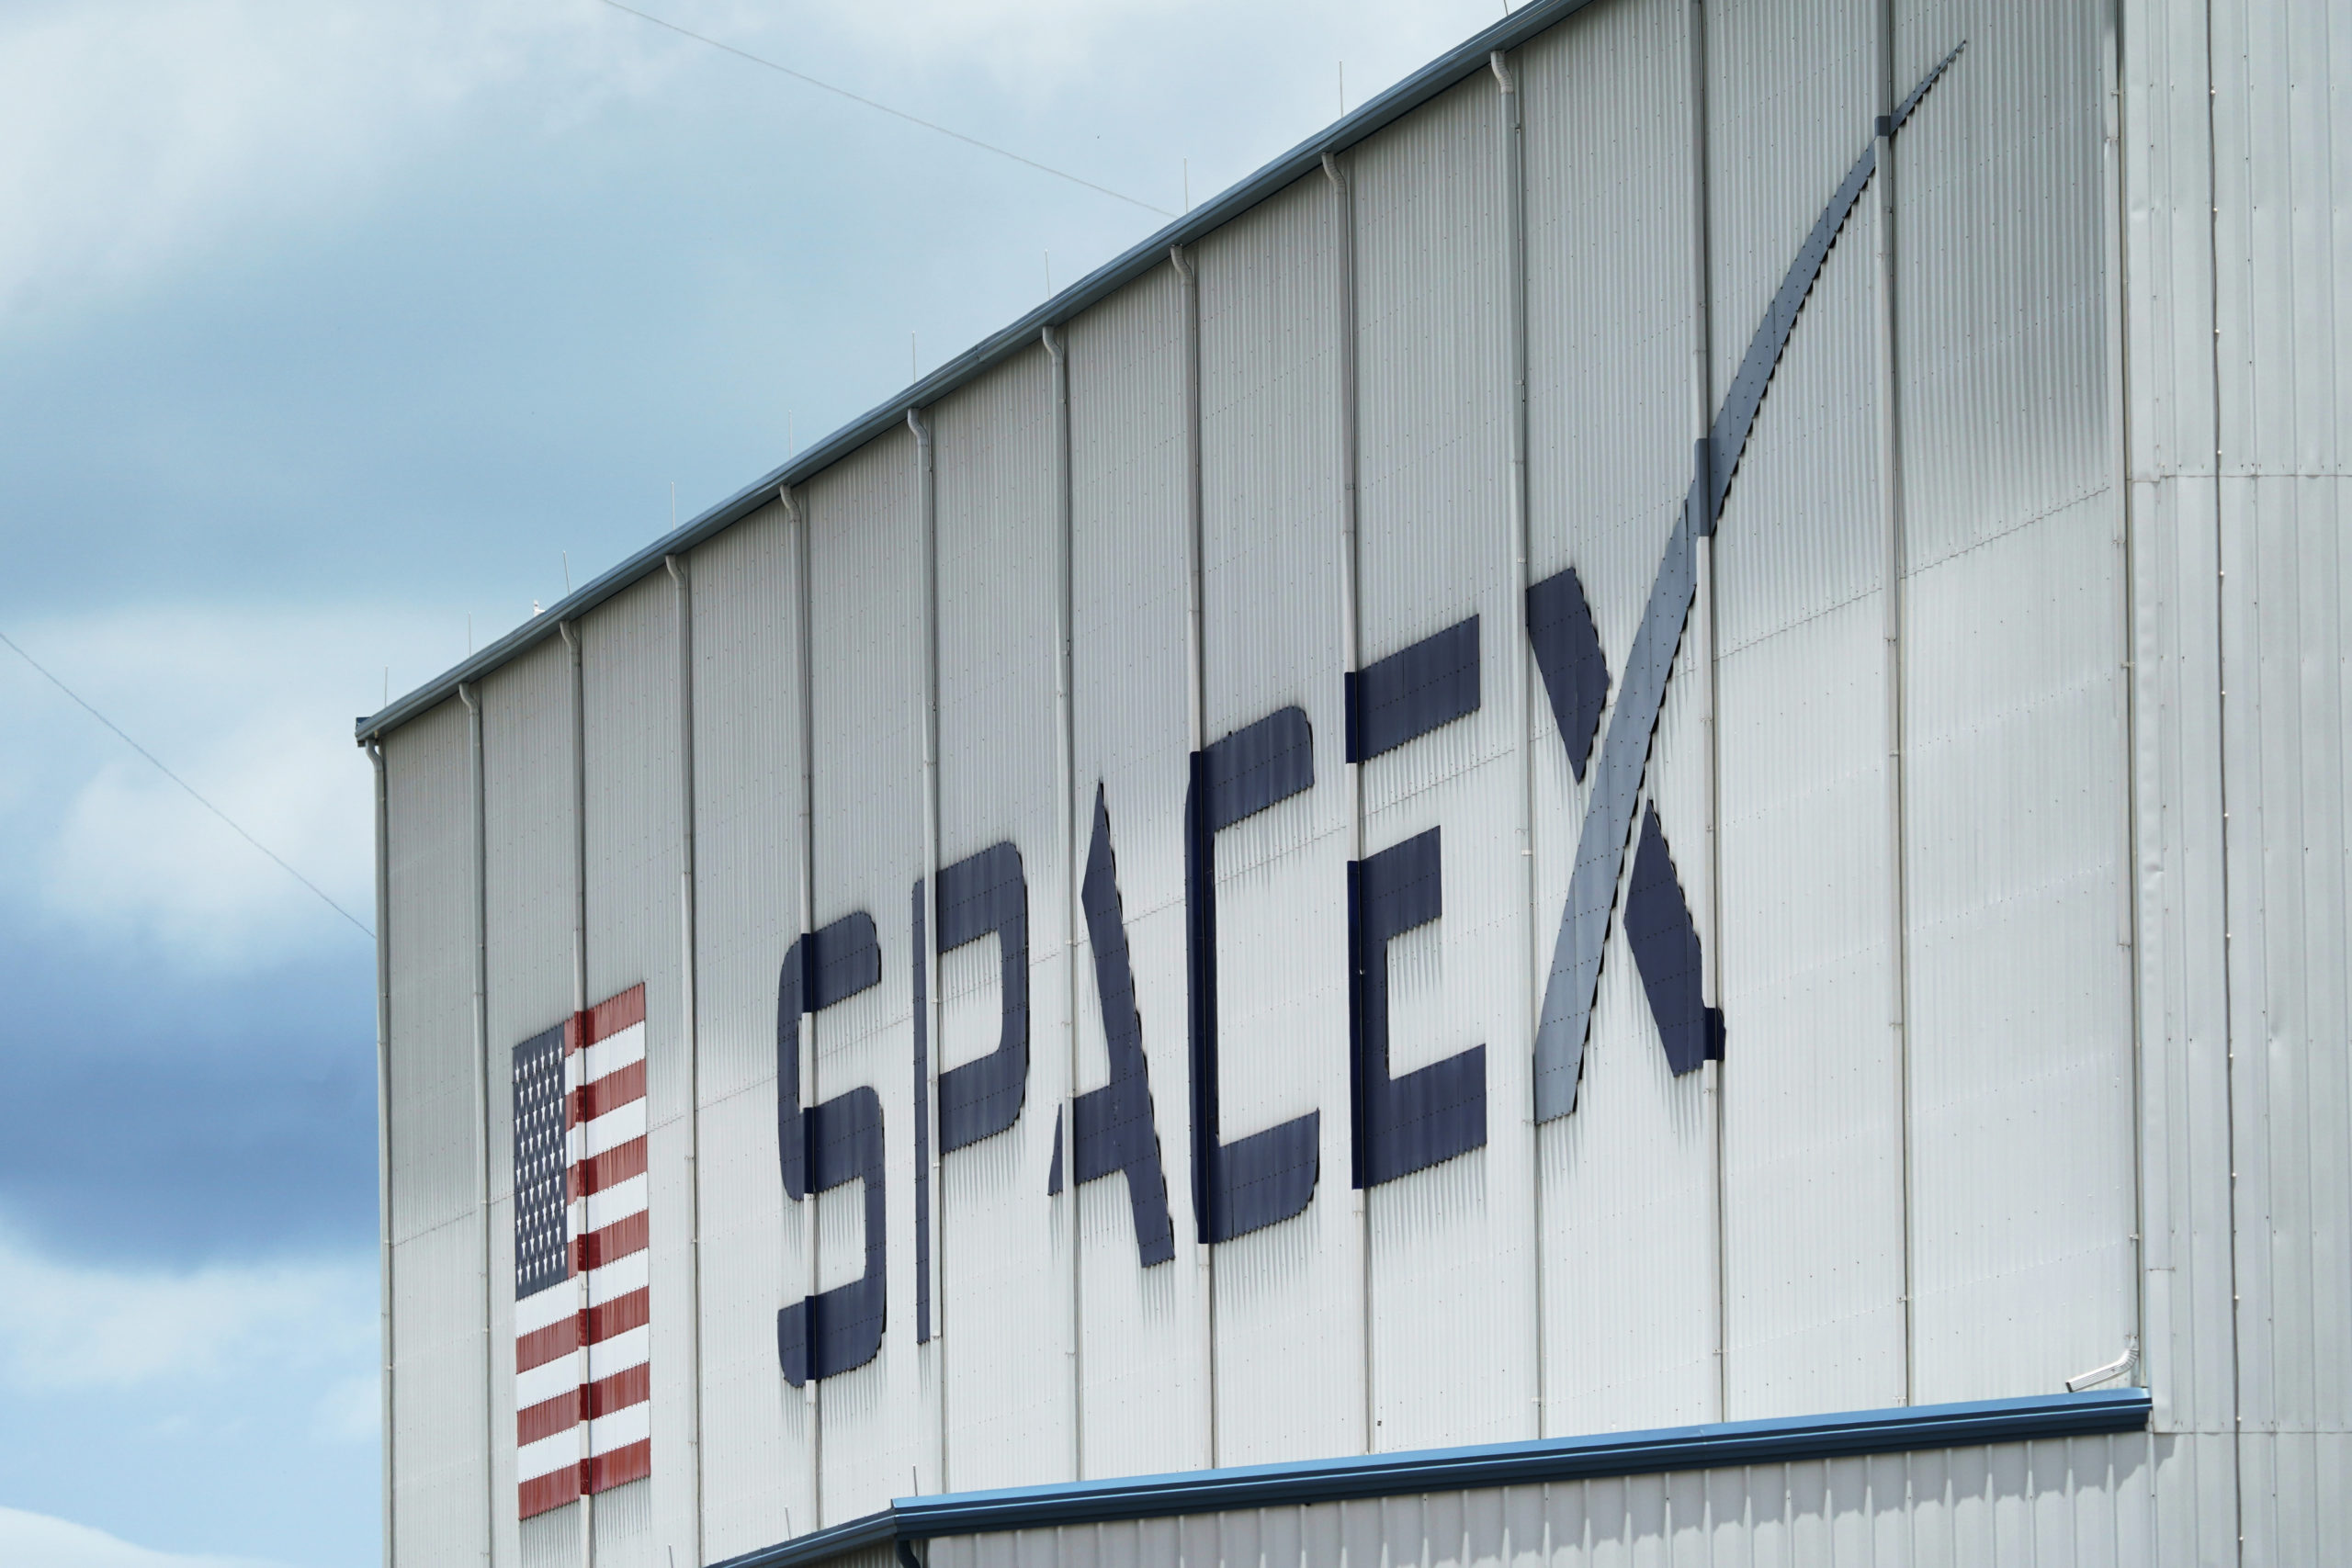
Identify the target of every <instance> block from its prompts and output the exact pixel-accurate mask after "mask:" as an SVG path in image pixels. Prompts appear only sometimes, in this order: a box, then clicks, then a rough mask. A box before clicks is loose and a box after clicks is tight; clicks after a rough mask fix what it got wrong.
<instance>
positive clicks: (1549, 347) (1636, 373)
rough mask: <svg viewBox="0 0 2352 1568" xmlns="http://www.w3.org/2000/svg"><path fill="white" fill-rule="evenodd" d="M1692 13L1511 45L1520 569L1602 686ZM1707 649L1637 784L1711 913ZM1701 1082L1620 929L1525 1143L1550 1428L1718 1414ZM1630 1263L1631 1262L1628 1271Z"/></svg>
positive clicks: (1587, 27) (1687, 461)
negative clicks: (1530, 1144) (1676, 1053)
mask: <svg viewBox="0 0 2352 1568" xmlns="http://www.w3.org/2000/svg"><path fill="white" fill-rule="evenodd" d="M1688 9H1689V8H1688V7H1687V6H1683V5H1679V4H1677V3H1676V0H1638V3H1631V4H1617V5H1611V6H1600V7H1596V8H1595V9H1594V10H1592V11H1590V12H1589V13H1587V14H1585V15H1584V16H1581V17H1577V18H1576V19H1574V20H1572V21H1570V22H1569V23H1567V24H1566V25H1565V26H1563V27H1560V28H1555V29H1554V30H1553V31H1551V32H1550V33H1547V34H1545V35H1544V37H1543V38H1542V39H1538V40H1536V41H1535V42H1534V43H1532V44H1531V45H1530V46H1529V47H1528V48H1526V49H1525V50H1523V51H1521V52H1520V55H1519V57H1518V65H1519V71H1520V79H1521V91H1522V92H1523V93H1524V94H1525V96H1526V106H1527V107H1526V110H1525V113H1526V119H1527V133H1526V134H1527V234H1528V257H1527V268H1528V299H1527V316H1528V383H1529V388H1528V424H1529V433H1528V451H1529V465H1528V466H1529V473H1528V485H1529V491H1530V502H1529V536H1530V537H1529V548H1530V555H1531V557H1532V558H1531V560H1530V563H1529V567H1528V575H1529V577H1530V578H1531V579H1535V580H1541V579H1544V578H1547V577H1550V576H1552V575H1553V574H1555V573H1557V572H1560V571H1563V570H1569V569H1571V568H1573V569H1574V570H1575V571H1576V573H1577V580H1578V581H1579V582H1580V583H1581V584H1582V586H1583V589H1584V592H1585V594H1586V596H1587V598H1588V600H1589V603H1590V605H1591V609H1592V614H1593V618H1594V622H1595V625H1596V626H1597V628H1598V630H1599V632H1600V641H1601V646H1602V648H1603V649H1604V650H1605V651H1606V654H1607V657H1608V660H1609V668H1610V671H1611V677H1612V681H1613V679H1614V678H1616V677H1620V676H1622V675H1623V671H1624V668H1625V663H1626V660H1627V656H1628V654H1629V652H1630V650H1631V649H1632V646H1633V642H1634V631H1635V628H1636V627H1637V626H1639V624H1640V621H1641V616H1642V610H1643V606H1644V604H1645V603H1646V602H1647V599H1648V596H1649V592H1650V585H1651V582H1652V581H1653V580H1654V579H1655V578H1656V576H1657V570H1658V562H1659V559H1660V558H1661V557H1662V555H1663V554H1664V552H1665V548H1666V541H1667V536H1668V532H1669V530H1670V529H1671V528H1672V527H1673V526H1674V525H1675V521H1676V519H1677V518H1678V516H1679V513H1680V510H1681V504H1682V498H1683V495H1684V493H1685V491H1686V490H1687V488H1688V487H1689V485H1690V482H1691V403H1692V393H1691V349H1692V338H1693V326H1692V316H1693V311H1694V310H1695V309H1696V304H1697V301H1696V299H1695V298H1694V291H1695V278H1694V268H1693V265H1692V238H1691V216H1692V214H1691V191H1692V179H1691V102H1690V95H1691V67H1690V57H1689V54H1688V52H1687V51H1689V49H1690V47H1691V44H1690V39H1689V36H1688V31H1687V27H1688V18H1687V13H1688ZM1597 215H1598V216H1597ZM1700 652H1701V649H1700V645H1699V642H1698V640H1697V639H1696V638H1695V637H1691V636H1689V635H1686V637H1684V640H1683V643H1682V648H1681V651H1680V653H1679V656H1678V660H1677V664H1676V668H1675V673H1674V677H1673V679H1672V681H1671V682H1670V683H1669V684H1668V688H1667V701H1666V707H1665V710H1664V712H1663V714H1662V715H1661V717H1660V723H1659V736H1658V741H1657V747H1656V749H1655V750H1654V751H1653V753H1652V757H1651V761H1650V772H1649V779H1650V784H1651V787H1652V789H1653V790H1654V791H1656V792H1658V794H1659V797H1660V802H1661V805H1660V810H1661V814H1662V818H1663V820H1664V822H1665V824H1666V831H1667V833H1668V839H1669V841H1670V842H1671V844H1672V845H1673V848H1674V851H1675V854H1676V858H1677V863H1678V866H1679V871H1680V874H1681V880H1682V884H1683V887H1684V891H1685V892H1686V894H1687V895H1688V896H1689V897H1691V899H1692V908H1694V910H1698V911H1701V912H1702V914H1703V911H1704V909H1705V907H1706V906H1705V904H1704V902H1703V900H1704V899H1705V898H1706V897H1707V896H1708V892H1709V887H1708V876H1707V865H1708V855H1707V842H1708V839H1707V829H1708V823H1709V818H1710V816H1711V813H1712V807H1711V805H1710V803H1709V801H1708V799H1707V787H1706V786H1707V779H1708V773H1707V762H1706V758H1705V756H1704V752H1703V747H1702V745H1701V744H1700V742H1702V739H1703V736H1702V733H1701V732H1700V731H1699V730H1698V728H1697V726H1696V724H1695V723H1694V722H1693V721H1694V719H1695V718H1696V717H1698V716H1703V713H1704V703H1703V701H1702V698H1703V695H1704V692H1703V682H1704V680H1705V674H1706V671H1705V667H1704V665H1703V663H1702V662H1701V661H1700ZM1523 659H1524V656H1523V655H1521V660H1523ZM1533 708H1534V716H1533V739H1532V749H1533V758H1532V762H1533V767H1532V773H1533V784H1532V795H1533V806H1534V809H1533V825H1534V841H1533V847H1534V851H1535V854H1534V860H1535V879H1534V881H1535V896H1534V908H1533V918H1534V920H1535V930H1536V936H1537V943H1536V948H1535V953H1534V958H1535V962H1536V964H1537V966H1538V970H1539V976H1540V971H1541V966H1542V965H1544V964H1548V962H1549V959H1550V955H1551V943H1552V941H1553V935H1554V932H1555V930H1556V928H1557V925H1558V921H1559V919H1560V912H1561V910H1562V908H1564V907H1565V906H1566V898H1567V890H1568V879H1569V874H1570V873H1571V872H1572V871H1573V870H1574V867H1575V863H1576V855H1577V835H1578V833H1579V831H1580V830H1581V827H1582V823H1583V818H1584V812H1585V807H1586V803H1587V799H1588V797H1589V785H1588V784H1579V783H1578V782H1577V777H1576V775H1575V773H1573V772H1572V770H1571V768H1570V765H1569V758H1568V755H1567V753H1566V750H1565V749H1564V748H1563V746H1562V744H1561V740H1560V735H1559V728H1558V726H1557V724H1556V723H1555V720H1554V717H1553V714H1552V709H1551V704H1550V702H1549V701H1548V700H1546V699H1545V698H1544V697H1543V696H1542V695H1540V694H1539V695H1538V696H1537V698H1536V700H1535V702H1534V704H1533ZM1603 722H1604V723H1605V722H1606V720H1605V719H1604V721H1603ZM1708 929H1709V927H1708V925H1707V924H1705V923H1702V926H1701V930H1702V931H1707V930H1708ZM1534 983H1535V981H1534V980H1531V984H1534ZM1534 1005H1535V1004H1534V1002H1533V1001H1532V1000H1530V1001H1529V1002H1528V1004H1527V1006H1528V1007H1529V1009H1530V1010H1531V1011H1532V1008H1533V1006H1534ZM1734 1027H1735V1028H1736V1027H1737V1025H1736V1024H1735V1026H1734ZM1703 1077H1705V1075H1704V1074H1699V1075H1692V1076H1691V1077H1684V1078H1676V1077H1673V1076H1672V1075H1671V1074H1670V1073H1669V1072H1668V1069H1667V1064H1666V1058H1665V1055H1664V1053H1663V1052H1662V1051H1661V1049H1660V1047H1659V1044H1658V1036H1657V1023H1656V1022H1655V1021H1654V1020H1653V1019H1652V1017H1651V1014H1650V1008H1649V1002H1648V1000H1647V998H1645V995H1644V994H1643V991H1642V987H1641V984H1640V976H1639V974H1638V972H1637V971H1636V970H1635V968H1634V961H1633V954H1632V953H1631V951H1630V950H1629V949H1628V948H1627V946H1626V944H1625V940H1624V935H1623V931H1622V930H1619V931H1615V932H1613V933H1612V934H1611V937H1610V939H1609V945H1608V947H1607V949H1606V951H1605V953H1604V956H1603V960H1602V967H1601V978H1600V994H1599V997H1598V998H1597V1002H1596V1006H1595V1010H1594V1013H1593V1023H1592V1032H1591V1037H1590V1041H1589V1045H1588V1049H1587V1052H1586V1055H1585V1058H1584V1075H1583V1080H1582V1085H1581V1088H1580V1089H1579V1092H1578V1099H1577V1111H1576V1113H1575V1114H1574V1115H1572V1116H1569V1117H1567V1118H1566V1119H1564V1120H1562V1121H1559V1122H1554V1123H1551V1124H1549V1125H1547V1126H1546V1127H1544V1129H1543V1130H1542V1134H1541V1146H1542V1151H1543V1157H1542V1170H1543V1177H1542V1179H1543V1183H1544V1190H1543V1213H1544V1259H1545V1269H1544V1282H1543V1304H1544V1386H1543V1388H1542V1389H1541V1390H1540V1393H1541V1394H1542V1397H1543V1418H1544V1431H1545V1432H1547V1433H1561V1432H1580V1431H1606V1430H1611V1429H1617V1428H1623V1427H1640V1426H1645V1425H1648V1424H1650V1423H1653V1422H1657V1421H1674V1420H1704V1419H1709V1418H1712V1417H1713V1416H1716V1415H1717V1414H1718V1412H1717V1410H1716V1384H1717V1381H1718V1380H1717V1375H1716V1365H1715V1350H1716V1284H1715V1257H1716V1243H1715V1232H1714V1205H1715V1197H1714V1185H1715V1183H1714V1164H1713V1161H1714V1150H1713V1142H1714V1132H1713V1123H1712V1122H1711V1121H1710V1119H1709V1118H1710V1116H1711V1115H1712V1112H1711V1111H1710V1110H1709V1108H1708V1103H1707V1100H1706V1096H1705V1092H1704V1084H1703V1082H1702V1079H1703ZM1522 1092H1524V1091H1522ZM1525 1104H1526V1102H1525V1101H1522V1102H1521V1106H1520V1107H1517V1108H1514V1109H1515V1111H1516V1113H1518V1114H1524V1113H1525V1110H1524V1107H1525ZM1633 1259H1639V1266H1638V1267H1627V1266H1623V1264H1622V1263H1621V1262H1620V1260H1633Z"/></svg>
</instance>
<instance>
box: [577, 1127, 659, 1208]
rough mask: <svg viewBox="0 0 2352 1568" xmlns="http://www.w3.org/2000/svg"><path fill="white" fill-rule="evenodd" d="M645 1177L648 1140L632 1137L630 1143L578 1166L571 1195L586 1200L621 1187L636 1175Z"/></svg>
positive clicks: (609, 1150) (616, 1147)
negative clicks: (592, 1195)
mask: <svg viewBox="0 0 2352 1568" xmlns="http://www.w3.org/2000/svg"><path fill="white" fill-rule="evenodd" d="M644 1174H645V1140H644V1139H643V1138H642V1137H637V1138H631V1139H630V1140H629V1141H628V1143H626V1144H621V1145H616V1146H615V1147H613V1148H609V1149H606V1150H605V1152H604V1153H603V1154H600V1155H595V1156H591V1157H590V1158H587V1159H583V1160H582V1161H580V1162H579V1163H578V1164H576V1165H574V1166H573V1167H572V1168H571V1195H572V1196H573V1197H574V1198H585V1197H586V1196H588V1194H590V1193H591V1192H602V1191H603V1190H605V1188H607V1187H617V1186H619V1185H620V1184H621V1183H622V1182H624V1181H627V1180H628V1179H629V1178H630V1177H632V1176H643V1175H644Z"/></svg>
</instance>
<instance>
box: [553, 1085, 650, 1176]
mask: <svg viewBox="0 0 2352 1568" xmlns="http://www.w3.org/2000/svg"><path fill="white" fill-rule="evenodd" d="M643 1136H645V1101H643V1100H630V1101H629V1102H628V1104H627V1105H616V1106H614V1107H613V1108H612V1109H611V1110H610V1111H605V1113H604V1114H603V1115H602V1116H599V1117H597V1118H596V1119H595V1120H594V1121H593V1122H585V1123H583V1124H582V1125H580V1126H577V1127H574V1128H572V1129H571V1131H570V1132H568V1133H566V1134H564V1135H563V1147H564V1157H565V1158H566V1159H567V1160H569V1161H570V1162H571V1164H573V1165H578V1164H579V1163H580V1162H581V1161H582V1160H583V1159H594V1158H595V1157H596V1156H598V1155H600V1154H603V1153H604V1152H605V1150H606V1149H616V1148H619V1147H620V1146H621V1145H623V1144H626V1143H628V1141H629V1140H630V1139H631V1138H641V1137H643Z"/></svg>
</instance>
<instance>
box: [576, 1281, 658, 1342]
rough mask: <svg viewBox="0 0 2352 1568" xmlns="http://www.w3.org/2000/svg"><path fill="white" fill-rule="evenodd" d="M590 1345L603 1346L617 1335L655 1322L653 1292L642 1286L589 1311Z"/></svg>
mask: <svg viewBox="0 0 2352 1568" xmlns="http://www.w3.org/2000/svg"><path fill="white" fill-rule="evenodd" d="M586 1316H587V1318H588V1343H589V1344H591V1345H601V1344H603V1343H604V1342H605V1340H607V1339H610V1338H611V1337H613V1336H615V1335H616V1334H627V1333H628V1331H629V1330H630V1329H632V1328H642V1327H644V1326H645V1325H647V1324H648V1323H650V1322H651V1321H652V1320H653V1292H651V1291H650V1290H648V1289H647V1288H646V1287H644V1286H642V1285H640V1286H639V1287H638V1288H637V1289H636V1290H634V1291H631V1292H629V1293H628V1294H627V1295H625V1296H615V1297H614V1298H613V1299H612V1300H611V1301H608V1302H606V1303H605V1304H604V1305H602V1306H593V1307H590V1308H589V1309H588V1311H587V1314H586Z"/></svg>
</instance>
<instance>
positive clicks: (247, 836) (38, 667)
mask: <svg viewBox="0 0 2352 1568" xmlns="http://www.w3.org/2000/svg"><path fill="white" fill-rule="evenodd" d="M0 643H6V644H7V645H8V649H9V651H10V652H12V653H14V654H15V655H16V656H17V658H19V659H21V660H24V661H25V662H26V663H28V664H29V665H31V666H32V667H33V670H34V671H35V672H37V673H38V674H39V675H40V678H41V679H42V680H44V681H47V682H49V683H50V684H51V685H52V686H54V687H56V688H57V689H58V690H59V691H61V692H62V693H64V694H66V695H67V696H68V697H71V698H72V699H73V700H74V703H75V704H76V705H79V706H80V708H81V709H82V711H83V712H85V713H86V714H88V715H89V716H91V717H92V718H95V719H96V720H97V721H98V722H99V723H100V724H103V725H105V726H106V727H107V728H108V729H110V730H112V731H114V734H115V739H118V740H120V741H121V742H122V743H123V744H124V745H125V746H128V747H130V749H131V750H134V751H136V752H138V753H139V754H140V755H141V757H144V758H146V759H147V761H149V762H151V763H153V765H154V769H155V771H156V772H157V773H161V774H163V775H164V777H165V778H167V779H169V780H171V781H172V782H173V783H174V784H177V785H179V786H180V788H182V789H183V790H186V791H187V796H188V798H189V799H190V800H193V801H195V802H196V803H197V804H198V806H201V807H204V809H206V810H207V811H209V812H210V813H212V815H213V816H215V817H218V818H220V820H221V821H222V822H224V823H226V824H228V827H229V830H230V831H231V832H232V833H234V834H236V835H237V837H239V838H240V839H243V840H244V841H245V842H247V843H249V844H251V845H252V846H253V847H254V848H255V849H257V850H259V851H260V852H262V853H264V854H266V855H267V856H268V857H269V858H270V859H271V860H273V861H275V862H277V868H278V869H279V870H280V871H283V872H284V873H285V874H287V875H288V876H290V877H292V878H293V879H294V880H295V881H297V882H299V883H300V884H301V885H302V886H305V887H307V888H309V889H310V890H311V892H313V893H315V894H317V895H318V896H319V901H320V902H321V903H322V904H324V905H325V906H326V907H327V908H330V909H333V910H334V912H335V913H336V914H338V915H341V916H342V917H343V918H344V919H346V920H349V921H350V922H351V923H352V924H353V925H355V926H357V927H358V928H359V932H360V934H361V935H363V936H365V937H367V938H368V940H369V941H371V942H372V941H374V940H375V937H376V933H375V932H374V931H369V930H368V927H367V926H366V925H365V924H363V923H362V922H361V921H360V919H359V917H358V916H356V915H355V914H353V913H352V912H351V911H350V910H348V909H346V908H344V907H343V906H342V905H340V904H338V903H336V902H335V901H334V899H333V898H330V897H327V893H326V889H324V888H322V887H321V886H319V885H318V884H317V883H315V882H313V881H311V879H310V878H309V877H307V876H305V875H303V874H301V873H300V872H299V871H297V870H295V869H294V868H293V867H292V866H291V865H288V863H286V860H285V857H284V856H282V855H280V854H279V853H278V852H277V851H276V850H273V849H271V848H270V847H269V846H268V845H267V844H265V843H263V842H262V841H261V840H259V839H256V838H254V836H253V835H252V834H251V833H248V832H246V831H245V830H244V829H243V828H242V827H240V826H238V824H237V820H236V818H233V817H231V816H230V815H229V814H228V813H227V812H225V811H223V810H221V809H220V807H217V806H215V805H213V804H212V803H211V802H210V801H209V800H207V799H206V798H205V797H204V796H203V795H202V794H201V793H200V792H198V789H197V787H196V786H195V785H194V784H190V783H188V782H187V780H186V779H184V778H182V777H180V776H179V774H177V773H174V772H172V770H171V769H169V768H167V767H165V766H164V761H163V759H162V758H160V757H158V756H156V755H155V753H154V752H153V751H150V750H147V748H146V747H144V746H141V744H139V742H138V741H136V740H133V739H131V738H130V736H129V735H128V734H127V733H125V732H124V730H123V728H122V726H120V725H119V724H117V723H116V722H115V721H114V720H112V719H110V718H108V717H107V716H106V715H104V714H102V713H100V712H99V711H98V710H97V709H96V707H94V706H92V705H91V704H90V701H89V699H88V698H86V697H85V696H83V695H82V694H81V693H79V692H77V691H75V690H74V688H73V687H71V686H69V685H67V684H66V683H65V682H62V681H61V680H59V679H58V678H57V676H56V674H55V672H53V671H51V669H50V668H49V667H48V666H47V665H45V664H43V663H42V662H41V661H40V660H38V659H35V658H34V657H33V656H32V655H31V654H29V653H27V652H26V651H25V650H24V649H23V647H22V646H20V645H19V644H18V643H17V639H16V638H14V637H10V636H9V635H8V634H7V633H6V632H0Z"/></svg>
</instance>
